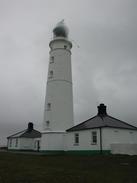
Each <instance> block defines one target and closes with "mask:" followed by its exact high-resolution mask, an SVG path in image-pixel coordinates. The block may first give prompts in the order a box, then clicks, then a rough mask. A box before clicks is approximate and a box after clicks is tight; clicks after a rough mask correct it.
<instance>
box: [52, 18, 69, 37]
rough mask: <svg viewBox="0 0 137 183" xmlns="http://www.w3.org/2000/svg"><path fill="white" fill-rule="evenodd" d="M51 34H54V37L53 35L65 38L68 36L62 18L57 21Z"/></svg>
mask: <svg viewBox="0 0 137 183" xmlns="http://www.w3.org/2000/svg"><path fill="white" fill-rule="evenodd" d="M53 35H54V38H55V37H65V38H67V37H68V28H67V26H66V25H65V24H64V20H62V21H60V22H59V23H57V25H56V26H55V28H54V29H53Z"/></svg>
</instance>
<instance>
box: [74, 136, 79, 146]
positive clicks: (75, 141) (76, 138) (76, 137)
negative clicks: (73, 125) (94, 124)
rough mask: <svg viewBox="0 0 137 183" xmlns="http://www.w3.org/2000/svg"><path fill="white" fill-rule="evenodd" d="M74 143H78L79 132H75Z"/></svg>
mask: <svg viewBox="0 0 137 183" xmlns="http://www.w3.org/2000/svg"><path fill="white" fill-rule="evenodd" d="M74 145H79V134H78V133H75V135H74Z"/></svg>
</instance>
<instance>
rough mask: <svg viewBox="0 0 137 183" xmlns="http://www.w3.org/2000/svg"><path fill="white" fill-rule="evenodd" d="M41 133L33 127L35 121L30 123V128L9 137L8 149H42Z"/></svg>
mask: <svg viewBox="0 0 137 183" xmlns="http://www.w3.org/2000/svg"><path fill="white" fill-rule="evenodd" d="M40 138H41V133H40V132H39V131H37V130H34V129H33V123H31V122H29V123H28V128H27V129H25V130H23V131H21V132H18V133H16V134H13V135H11V136H9V137H7V139H8V143H7V147H8V150H34V151H39V149H40Z"/></svg>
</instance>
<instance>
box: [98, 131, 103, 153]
mask: <svg viewBox="0 0 137 183" xmlns="http://www.w3.org/2000/svg"><path fill="white" fill-rule="evenodd" d="M99 131H100V154H102V150H103V149H102V129H101V127H100V128H99Z"/></svg>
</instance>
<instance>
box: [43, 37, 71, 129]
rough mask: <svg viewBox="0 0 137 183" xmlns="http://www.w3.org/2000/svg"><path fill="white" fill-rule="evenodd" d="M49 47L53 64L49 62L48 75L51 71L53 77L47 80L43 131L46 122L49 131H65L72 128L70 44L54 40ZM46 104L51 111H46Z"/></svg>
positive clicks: (62, 40) (59, 39)
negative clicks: (47, 122)
mask: <svg viewBox="0 0 137 183" xmlns="http://www.w3.org/2000/svg"><path fill="white" fill-rule="evenodd" d="M64 45H66V46H67V49H64ZM50 47H51V51H50V57H54V62H53V63H50V62H49V70H48V74H49V73H50V71H53V77H52V78H49V77H48V80H47V87H46V99H45V108H44V122H43V127H44V129H43V130H47V129H46V121H49V122H50V123H49V127H48V129H49V128H50V130H51V131H65V130H66V129H68V128H70V127H72V126H74V124H73V94H72V73H71V51H70V49H71V43H70V42H69V41H68V40H67V39H65V38H56V39H55V40H52V41H51V42H50ZM48 103H51V110H47V104H48Z"/></svg>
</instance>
